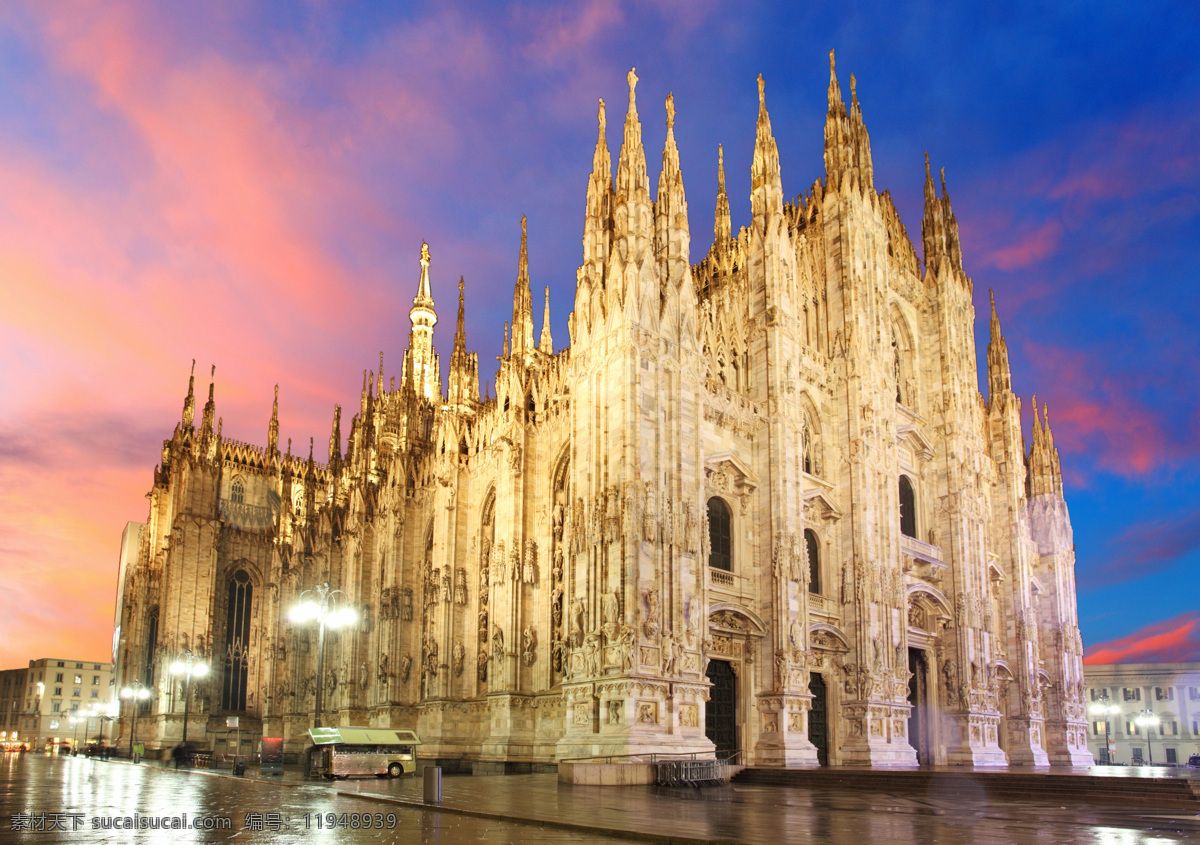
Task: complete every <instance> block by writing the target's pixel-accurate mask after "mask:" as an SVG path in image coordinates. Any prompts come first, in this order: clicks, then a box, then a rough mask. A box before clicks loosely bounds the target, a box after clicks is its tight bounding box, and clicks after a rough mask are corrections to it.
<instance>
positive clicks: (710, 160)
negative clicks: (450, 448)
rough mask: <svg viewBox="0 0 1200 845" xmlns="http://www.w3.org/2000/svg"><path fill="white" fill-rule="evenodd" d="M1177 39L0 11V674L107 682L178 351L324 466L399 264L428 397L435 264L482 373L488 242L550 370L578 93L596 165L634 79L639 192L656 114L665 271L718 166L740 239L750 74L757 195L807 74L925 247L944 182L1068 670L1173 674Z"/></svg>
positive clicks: (1155, 6) (1108, 24)
mask: <svg viewBox="0 0 1200 845" xmlns="http://www.w3.org/2000/svg"><path fill="white" fill-rule="evenodd" d="M1198 36H1200V7H1198V6H1197V5H1196V4H1194V3H1187V2H1180V3H1154V2H1146V3H1137V4H1133V3H1130V4H1119V3H1100V4H1097V3H1088V2H1060V3H1054V4H1027V3H1023V2H1013V3H1004V4H977V3H969V4H961V6H956V5H948V4H947V5H943V4H937V3H909V4H902V3H893V2H881V3H866V2H840V3H836V4H835V3H804V4H798V3H791V2H787V3H777V4H776V3H767V2H755V0H748V1H747V2H739V3H736V4H734V3H719V2H711V1H710V0H644V1H643V2H623V0H583V2H579V3H571V4H554V3H546V2H532V0H531V1H530V2H514V3H503V2H488V3H463V2H453V1H452V0H439V1H438V2H436V3H421V2H410V3H405V4H396V3H366V2H360V3H354V2H339V3H333V2H324V0H312V2H307V3H304V2H258V3H250V2H206V3H191V4H184V3H161V4H153V3H137V2H121V0H116V2H104V3H92V2H73V1H72V0H65V1H64V2H55V3H41V2H28V3H24V2H11V3H5V4H3V6H2V7H0V577H2V579H3V591H4V601H3V605H4V609H3V611H0V668H15V667H20V666H24V665H26V663H27V662H28V661H29V660H31V659H35V658H39V657H47V656H58V657H70V658H79V659H86V660H106V659H108V655H109V653H110V643H111V635H112V619H113V604H114V598H115V587H116V575H117V565H118V551H119V544H120V536H121V531H122V529H123V528H124V526H125V524H126V523H127V522H128V521H130V520H136V521H142V520H145V519H146V516H147V502H146V499H145V496H146V494H147V492H148V491H149V489H150V487H151V485H152V472H153V469H154V466H155V464H156V463H157V462H158V461H159V459H160V455H161V448H162V441H163V440H164V439H165V438H168V437H169V436H170V435H171V432H172V430H173V428H174V426H175V424H176V423H177V421H178V420H179V417H180V413H181V410H182V404H183V397H184V394H185V392H186V389H187V379H188V373H189V371H190V368H191V366H192V361H193V359H195V361H196V372H197V382H198V390H199V391H200V392H201V398H200V404H202V403H203V392H204V391H206V390H207V387H208V376H209V373H210V368H211V367H213V366H215V367H216V387H215V391H216V405H217V413H218V415H220V416H221V417H222V418H223V421H224V429H223V430H224V434H225V435H226V436H227V437H231V438H234V439H238V440H242V441H247V442H251V443H257V444H263V443H265V442H266V437H267V423H268V420H269V418H270V413H271V400H272V392H273V387H274V385H275V384H278V385H279V411H280V436H281V442H286V441H287V440H288V439H289V438H290V439H292V440H293V441H294V442H293V449H294V451H296V452H300V453H303V451H304V449H305V447H306V445H307V441H308V439H309V438H310V437H315V439H316V442H317V444H318V448H317V457H318V459H323V458H324V452H325V448H324V444H326V443H327V442H328V436H329V430H330V425H331V421H332V414H333V406H334V404H335V403H340V404H342V405H344V406H350V407H353V406H354V404H355V403H356V402H357V398H358V393H359V388H360V386H361V383H362V371H363V370H364V369H368V368H369V369H372V370H374V369H377V368H378V366H379V354H380V352H381V351H382V352H383V354H384V367H385V373H386V374H387V375H389V376H390V375H398V374H399V369H400V367H399V363H400V359H401V354H402V352H403V350H404V347H405V345H406V342H407V336H408V327H409V321H408V313H407V312H408V308H409V307H410V305H411V301H412V296H413V295H414V293H415V291H416V285H417V279H418V274H419V264H418V261H419V254H420V246H421V242H422V240H425V241H428V243H429V249H430V253H431V256H432V264H431V268H430V274H431V280H432V291H433V297H434V301H435V303H436V306H437V308H438V310H439V312H440V315H441V320H440V323H439V326H438V328H437V330H436V332H435V342H436V344H437V346H438V348H439V350H440V352H441V355H442V361H443V370H445V369H446V367H447V362H448V360H449V352H450V347H451V345H452V341H453V331H454V313H455V307H456V304H457V298H456V296H455V294H456V293H457V284H458V279H459V276H463V277H465V280H466V281H465V286H466V314H467V343H468V347H469V348H471V349H474V350H478V351H479V353H480V360H481V380H487V379H489V378H492V377H494V373H495V367H494V365H493V364H492V361H493V360H494V357H495V356H496V355H498V354H500V349H501V343H502V340H503V336H502V333H503V323H504V321H505V320H506V319H508V318H509V316H510V315H511V303H512V289H513V283H514V281H515V278H516V271H517V252H518V244H519V232H520V218H521V215H527V216H528V220H529V224H528V225H529V263H530V275H531V278H532V286H533V289H534V294H535V296H534V298H535V309H534V310H535V315H536V316H535V323H536V324H537V327H538V330H539V331H540V322H541V321H540V314H541V307H540V306H541V301H542V297H541V291H542V289H543V287H545V286H549V288H550V303H551V329H552V331H553V336H554V342H555V346H556V348H562V347H563V346H564V345H566V344H567V342H568V334H567V315H568V312H569V310H570V308H571V305H572V302H573V298H574V280H575V269H576V267H577V266H578V264H579V262H580V260H581V257H582V248H581V243H580V239H581V237H582V232H583V213H584V199H585V191H586V185H587V178H588V174H589V171H590V167H591V158H592V150H593V147H594V145H595V139H596V105H597V98H598V97H603V98H604V99H605V100H606V101H607V102H608V104H609V115H610V120H609V125H608V143H609V147H610V149H611V150H612V151H613V156H614V167H615V164H616V161H615V158H616V152H617V149H618V148H619V146H620V131H621V130H620V123H621V118H620V116H621V115H622V114H623V113H624V111H625V106H626V99H627V93H626V92H627V88H626V72H627V71H628V69H629V68H630V67H636V68H637V74H638V76H639V78H640V80H641V81H640V82H639V83H638V90H637V93H638V107H639V112H640V114H641V118H642V123H643V132H644V138H645V145H646V157H647V160H648V162H649V164H650V171H651V182H652V184H654V183H656V181H657V173H658V169H659V166H660V162H661V149H662V144H663V141H664V138H665V134H666V129H665V123H664V121H665V117H664V112H663V107H662V105H661V104H662V103H663V101H664V99H665V97H666V95H667V93H668V92H673V93H674V97H675V106H676V109H677V118H676V124H675V134H676V139H677V142H678V145H679V151H680V160H681V165H682V171H683V176H684V184H685V188H686V190H687V197H688V204H689V212H690V225H691V231H692V233H693V237H692V241H693V243H692V260H693V261H697V260H699V259H700V258H701V257H702V256H703V255H704V254H705V253H706V251H707V249H708V246H709V244H710V243H711V237H710V233H711V231H712V230H711V228H710V227H711V225H712V214H713V207H714V204H715V196H716V160H717V145H718V144H723V145H724V149H725V165H726V171H727V177H728V179H727V181H728V189H729V196H730V203H731V206H732V214H733V223H734V227H735V229H736V227H737V226H739V225H745V224H748V223H749V218H750V203H749V190H750V162H751V157H752V151H753V145H754V136H755V117H756V114H757V106H758V102H757V86H756V82H755V79H756V77H757V75H758V74H759V73H761V74H762V75H763V76H764V78H765V80H766V97H767V106H768V108H769V110H770V115H771V122H772V126H773V129H774V132H775V137H776V140H777V142H778V145H779V155H780V162H781V169H782V173H783V185H784V192H785V194H786V195H787V196H795V195H797V194H799V193H801V192H803V191H806V190H808V189H809V188H810V187H811V186H812V184H813V182H814V181H816V180H817V179H820V178H822V177H823V176H824V166H823V159H822V151H823V126H824V120H825V111H826V90H827V86H828V78H829V65H828V52H829V50H831V49H833V50H836V55H837V66H838V73H839V76H840V78H841V85H842V90H843V91H848V87H847V86H848V84H849V75H850V74H851V73H853V74H854V75H855V76H856V78H857V81H858V96H859V99H860V101H861V103H862V108H863V112H864V117H865V121H866V125H867V128H868V130H869V132H870V135H871V150H872V154H873V157H874V166H875V185H876V187H877V188H878V189H879V190H888V191H890V192H891V195H892V197H893V198H894V201H895V203H896V205H897V207H898V209H899V211H900V214H901V219H902V220H903V222H904V223H905V225H906V227H907V229H908V232H909V234H910V236H912V237H915V238H917V239H918V241H919V237H920V223H921V210H922V209H921V203H922V183H923V178H924V154H925V152H926V151H928V153H929V156H930V160H931V162H932V164H933V166H934V168H942V167H944V168H945V171H946V180H947V185H948V187H949V190H950V193H951V195H952V197H953V202H954V210H955V213H956V215H957V218H958V222H959V226H960V229H961V235H962V242H963V256H964V265H965V268H966V270H967V273H968V274H969V275H971V276H972V277H973V279H974V285H975V287H974V295H975V307H976V315H977V319H976V339H977V345H978V349H979V354H980V359H981V364H983V365H986V361H985V357H984V354H983V352H984V350H985V349H986V344H987V331H988V321H987V314H988V311H987V302H988V299H987V297H988V290H989V288H990V289H993V290H994V291H995V295H996V303H997V307H998V310H999V315H1000V319H1001V322H1002V324H1003V327H1004V333H1005V337H1006V339H1007V342H1008V348H1009V353H1010V357H1011V362H1012V369H1013V385H1014V389H1015V390H1016V391H1017V392H1018V393H1019V394H1020V395H1021V396H1022V398H1023V406H1024V414H1025V421H1024V422H1025V428H1026V434H1027V436H1028V432H1029V423H1030V413H1031V410H1030V409H1031V407H1032V406H1031V397H1032V395H1033V394H1036V395H1037V397H1038V402H1039V403H1042V402H1045V403H1046V404H1047V405H1048V406H1049V409H1050V419H1051V424H1052V426H1053V430H1054V434H1055V441H1056V443H1057V445H1058V447H1059V449H1060V451H1061V454H1062V464H1063V473H1064V476H1065V480H1066V485H1067V493H1066V495H1067V503H1068V506H1069V507H1070V511H1071V517H1072V523H1073V526H1074V532H1075V542H1076V555H1077V564H1076V577H1077V583H1078V600H1079V615H1080V625H1081V628H1082V633H1083V639H1084V644H1085V648H1086V654H1087V661H1088V662H1100V663H1103V662H1142V661H1180V660H1200V583H1198V581H1200V579H1198V578H1197V575H1198V573H1200V399H1198V398H1197V390H1196V387H1197V384H1198V383H1200V378H1198V376H1200V364H1198V363H1197V362H1200V331H1197V329H1196V326H1197V325H1198V324H1200V296H1198V295H1197V293H1196V289H1197V287H1198V286H1200V61H1198V59H1197V55H1198V53H1197V51H1196V49H1195V43H1196V41H1197V38H1198ZM917 249H918V252H919V250H920V244H919V243H918V244H917ZM983 383H984V384H985V385H986V380H985V381H984V382H983Z"/></svg>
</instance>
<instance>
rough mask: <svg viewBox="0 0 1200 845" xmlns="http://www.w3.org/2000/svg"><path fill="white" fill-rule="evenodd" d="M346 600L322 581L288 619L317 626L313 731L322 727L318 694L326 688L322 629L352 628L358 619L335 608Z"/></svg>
mask: <svg viewBox="0 0 1200 845" xmlns="http://www.w3.org/2000/svg"><path fill="white" fill-rule="evenodd" d="M337 596H342V599H338V598H337ZM345 596H346V594H345V593H344V592H342V591H341V590H330V589H329V582H328V581H325V582H322V583H321V584H318V585H317V586H316V587H313V588H312V589H311V590H305V591H304V592H303V593H301V594H300V602H299V603H298V604H297V605H296V606H295V607H293V608H292V609H291V611H290V612H289V613H288V619H290V620H291V621H292V622H308V621H309V620H311V619H316V620H317V624H318V626H319V633H318V634H317V696H316V698H317V701H316V711H317V712H316V715H315V717H314V719H313V727H314V728H319V727H321V692H322V690H323V689H324V686H325V684H324V673H325V629H326V628H327V627H328V628H341V627H343V626H345V625H351V624H353V623H354V621H355V619H357V618H358V614H356V613H355V612H354V608H352V607H349V606H348V605H346V604H342V605H341V606H340V607H339V606H337V605H338V604H339V603H340V602H341V601H343V600H344V599H345Z"/></svg>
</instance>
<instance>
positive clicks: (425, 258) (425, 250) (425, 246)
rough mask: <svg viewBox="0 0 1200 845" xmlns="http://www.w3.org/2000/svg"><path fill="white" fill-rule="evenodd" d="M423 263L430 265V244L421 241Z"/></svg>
mask: <svg viewBox="0 0 1200 845" xmlns="http://www.w3.org/2000/svg"><path fill="white" fill-rule="evenodd" d="M421 263H422V264H428V263H429V244H427V243H425V241H421Z"/></svg>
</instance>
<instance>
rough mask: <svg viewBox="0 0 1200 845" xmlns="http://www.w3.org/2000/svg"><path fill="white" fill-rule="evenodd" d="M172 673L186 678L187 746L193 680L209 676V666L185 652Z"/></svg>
mask: <svg viewBox="0 0 1200 845" xmlns="http://www.w3.org/2000/svg"><path fill="white" fill-rule="evenodd" d="M171 672H172V674H175V675H184V676H186V681H185V683H184V688H183V744H184V745H187V729H188V708H189V707H190V706H191V703H192V678H193V677H197V678H203V677H204V676H205V675H207V674H208V664H207V663H203V662H201V661H200V658H198V657H197V656H196V655H194V654H192V653H191V652H190V651H185V652H184V653H183V654H181V655H180V656H179V659H178V660H176V661H175V662H174V663H172V664H171Z"/></svg>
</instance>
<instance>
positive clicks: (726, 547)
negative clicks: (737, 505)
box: [708, 496, 733, 572]
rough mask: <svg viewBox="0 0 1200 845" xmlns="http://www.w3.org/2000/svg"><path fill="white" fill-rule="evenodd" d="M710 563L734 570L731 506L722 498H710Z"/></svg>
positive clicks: (727, 569) (720, 567)
mask: <svg viewBox="0 0 1200 845" xmlns="http://www.w3.org/2000/svg"><path fill="white" fill-rule="evenodd" d="M708 548H709V551H708V565H709V566H711V567H712V568H713V569H723V570H725V571H726V572H732V571H733V542H732V539H731V536H730V516H729V507H728V506H727V505H726V504H725V502H723V501H722V500H721V499H720V498H718V497H716V496H713V497H712V498H711V499H709V500H708Z"/></svg>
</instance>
